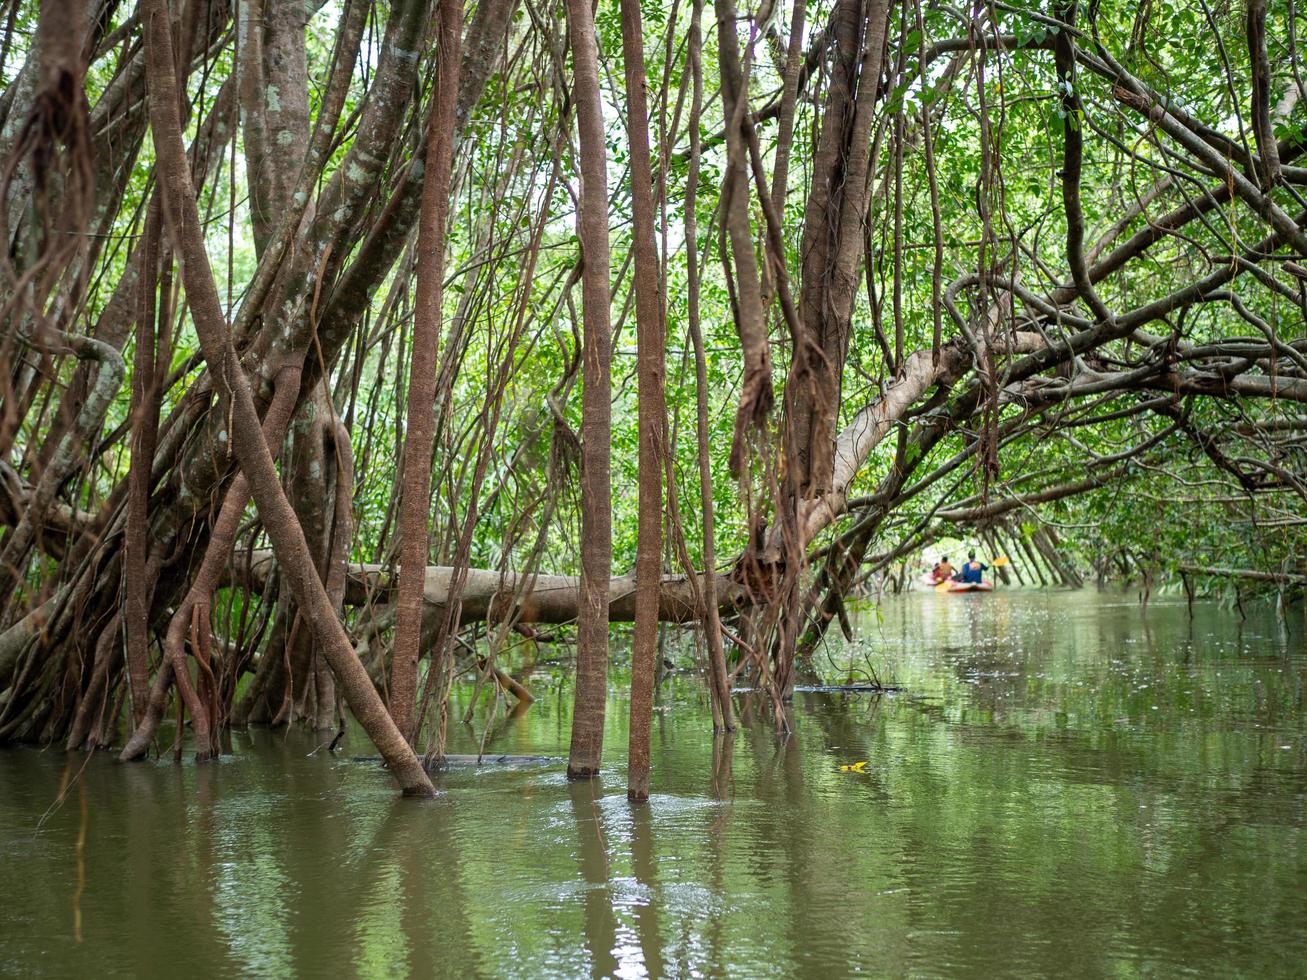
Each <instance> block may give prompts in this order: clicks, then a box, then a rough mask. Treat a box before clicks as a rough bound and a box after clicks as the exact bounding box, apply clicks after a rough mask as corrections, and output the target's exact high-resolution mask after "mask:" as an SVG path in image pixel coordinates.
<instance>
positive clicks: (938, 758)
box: [0, 592, 1307, 977]
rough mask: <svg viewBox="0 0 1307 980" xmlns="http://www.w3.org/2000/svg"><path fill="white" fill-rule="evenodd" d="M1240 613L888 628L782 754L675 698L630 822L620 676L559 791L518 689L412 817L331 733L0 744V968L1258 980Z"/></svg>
mask: <svg viewBox="0 0 1307 980" xmlns="http://www.w3.org/2000/svg"><path fill="white" fill-rule="evenodd" d="M1248 613H1249V618H1248V621H1247V622H1246V623H1242V622H1240V620H1239V617H1238V616H1237V615H1235V614H1233V613H1228V612H1227V611H1225V610H1222V609H1219V608H1217V607H1214V606H1204V605H1202V604H1198V605H1197V606H1196V607H1195V615H1194V617H1193V618H1192V620H1191V619H1190V618H1189V617H1188V616H1187V614H1186V611H1185V609H1184V605H1183V603H1179V604H1169V603H1167V602H1165V601H1159V600H1157V599H1154V601H1153V603H1152V604H1150V608H1149V610H1148V613H1147V615H1146V616H1144V615H1141V613H1140V610H1139V607H1138V604H1137V603H1136V602H1134V601H1133V600H1131V599H1129V598H1124V599H1123V598H1121V597H1118V596H1113V595H1111V594H1109V593H1104V594H1102V595H1092V594H1088V595H1051V594H1046V593H1020V592H1011V593H999V592H996V593H994V594H992V595H990V596H988V597H985V598H983V599H980V600H978V601H973V600H967V599H961V598H948V599H944V600H935V597H933V596H909V597H905V598H901V599H895V600H892V601H887V602H886V603H885V604H884V606H883V607H882V608H881V610H880V614H879V615H874V614H872V613H865V614H864V615H862V616H860V617H857V618H856V619H855V631H856V635H855V638H854V641H853V642H852V643H850V644H848V645H847V646H845V647H843V648H841V649H838V650H832V651H831V652H830V659H831V663H832V664H833V666H832V668H831V670H832V671H833V673H832V674H831V675H830V676H835V677H844V676H847V669H848V664H850V663H852V664H855V665H856V664H858V663H865V662H866V661H867V660H869V659H870V660H873V661H874V662H875V664H876V665H877V669H878V671H879V672H880V675H881V676H882V677H883V678H884V679H886V680H890V679H892V680H894V681H896V682H898V683H900V684H902V685H903V686H904V687H905V688H906V689H907V690H908V691H909V692H910V693H904V694H897V695H885V696H872V695H869V694H865V693H848V692H812V693H801V694H799V695H798V696H797V697H796V699H795V703H794V705H793V708H792V717H791V724H792V728H793V732H792V734H791V735H789V736H788V737H786V738H778V737H777V735H776V734H775V731H774V729H773V726H772V719H771V715H770V711H769V710H768V709H767V706H766V705H765V704H764V703H762V702H761V701H760V700H759V699H758V698H757V696H755V695H744V696H742V697H741V698H740V702H739V707H740V711H739V717H740V727H739V729H738V731H737V732H735V733H734V734H733V735H716V736H714V735H713V734H712V732H711V730H710V722H709V714H708V710H707V704H706V700H705V697H704V692H703V691H702V689H701V688H700V687H699V686H698V685H697V684H696V683H695V682H694V681H693V680H692V679H690V678H687V677H684V676H681V677H675V676H674V677H672V679H670V680H669V683H668V687H667V688H666V690H665V691H663V701H662V705H661V706H663V707H665V708H666V710H660V711H659V713H658V714H657V715H656V719H657V720H656V723H655V726H654V738H653V748H654V763H655V768H654V785H653V790H654V792H653V796H652V799H651V800H650V802H649V804H648V805H646V806H639V807H631V806H629V805H628V804H627V802H626V799H625V793H624V771H623V762H624V758H623V752H624V747H625V729H624V725H625V719H626V708H627V705H626V702H625V682H624V679H622V678H620V677H615V678H614V685H613V694H612V703H611V704H610V711H609V719H610V721H609V729H608V746H609V751H608V769H607V771H606V773H605V777H604V778H603V779H602V780H597V781H593V782H589V783H584V782H582V783H569V782H568V781H567V780H566V779H565V778H564V776H563V773H562V759H563V757H564V756H565V753H566V748H567V740H568V731H569V727H570V722H571V714H570V712H571V691H570V688H569V687H568V686H567V684H566V683H553V684H552V685H551V684H550V683H548V682H547V681H546V679H544V678H541V679H540V681H539V683H537V684H534V685H533V686H534V687H535V688H536V690H537V691H538V693H540V695H541V697H540V700H539V701H538V702H537V703H536V704H535V705H533V706H532V708H531V710H530V711H529V712H526V713H525V714H521V715H518V716H515V717H505V716H501V717H500V718H499V720H498V723H497V724H496V726H495V729H494V731H493V732H492V734H491V737H490V738H489V739H488V740H487V750H488V751H489V752H492V753H494V754H496V755H503V756H542V757H545V759H546V761H545V762H543V763H536V764H532V765H529V766H528V765H524V766H504V765H491V766H484V767H480V768H477V767H474V766H467V765H464V766H457V767H453V768H450V769H448V770H445V771H443V772H441V773H440V774H439V775H438V777H437V780H438V789H439V795H438V796H437V797H436V798H435V799H434V800H430V801H423V802H416V801H406V800H401V799H399V798H398V797H397V796H396V794H395V793H394V790H393V787H392V785H391V783H390V781H389V779H388V778H387V776H386V775H385V773H384V772H382V771H380V770H379V769H378V768H377V767H376V766H375V765H373V764H369V763H357V762H352V761H350V760H351V759H352V758H353V757H354V756H356V755H363V754H366V753H367V752H369V751H370V750H369V748H368V746H367V745H366V744H364V743H363V742H361V741H360V740H359V739H358V738H357V737H356V736H351V739H350V740H347V744H345V745H343V746H342V747H341V750H340V751H339V752H338V753H337V755H336V756H330V755H328V754H326V753H325V752H319V753H317V754H312V753H313V750H314V749H315V748H316V747H317V745H316V743H315V742H314V740H313V739H311V738H310V737H308V736H307V735H304V734H301V733H299V732H289V733H287V732H270V731H266V730H251V731H249V732H247V733H241V734H237V735H236V736H235V737H234V739H233V754H232V755H230V756H225V757H224V758H223V759H222V760H221V761H220V762H219V763H217V764H214V765H209V766H201V767H196V766H194V765H191V764H182V765H174V764H172V763H171V762H170V761H168V762H147V763H141V764H136V765H120V764H117V763H115V762H114V761H113V760H112V758H110V757H107V756H96V757H93V758H91V759H90V760H89V761H86V760H84V759H83V758H82V757H77V758H75V759H74V760H70V759H69V758H68V757H67V756H65V755H63V754H62V753H60V752H56V751H46V752H40V751H34V750H30V749H16V750H12V751H5V752H0V868H3V872H4V881H5V887H6V891H7V895H6V898H7V901H6V903H5V904H4V905H3V906H0V974H3V975H6V976H9V975H15V976H32V975H50V974H60V975H69V974H82V975H95V976H115V975H134V976H165V975H166V976H175V975H177V974H179V973H181V974H185V973H193V974H200V975H205V976H225V977H243V976H249V975H305V976H318V975H328V974H331V975H334V974H347V975H359V976H378V975H381V976H433V975H434V976H441V975H459V976H466V975H497V976H521V977H540V976H566V977H571V976H577V975H589V976H596V977H598V976H624V977H625V976H655V977H656V976H681V975H691V974H703V975H714V976H715V975H727V974H734V975H760V974H769V973H771V974H814V973H818V974H819V973H821V972H827V973H830V974H831V975H845V974H847V973H850V972H852V971H853V970H854V969H855V968H857V969H861V970H863V971H865V972H869V973H873V974H884V973H890V974H900V973H913V974H919V975H958V974H971V975H992V974H993V973H996V972H1001V973H1035V974H1041V973H1061V972H1066V971H1067V970H1073V971H1074V972H1084V973H1095V974H1100V973H1127V974H1135V973H1148V972H1152V973H1158V972H1161V973H1171V972H1175V971H1176V970H1178V969H1180V968H1183V967H1190V968H1193V967H1197V968H1200V969H1203V970H1205V971H1210V972H1216V973H1251V974H1258V975H1277V974H1279V975H1290V974H1293V973H1295V972H1298V970H1299V967H1300V964H1301V963H1302V962H1304V961H1307V925H1305V924H1304V919H1303V915H1302V912H1303V899H1302V896H1303V895H1304V894H1307V840H1305V839H1304V827H1307V705H1305V704H1304V691H1307V655H1304V649H1303V642H1302V635H1301V634H1300V633H1298V632H1296V631H1294V632H1293V633H1291V635H1290V637H1289V640H1288V644H1287V646H1285V645H1284V644H1282V643H1281V638H1280V636H1279V633H1278V629H1277V624H1276V623H1275V621H1274V618H1273V616H1272V615H1271V613H1270V611H1269V610H1257V609H1254V608H1252V607H1249V609H1248ZM1294 622H1295V623H1296V620H1295V621H1294ZM484 720H485V718H484V716H483V715H478V716H477V723H476V724H474V725H471V726H467V727H459V728H457V729H456V730H455V731H454V732H453V735H452V738H453V744H451V746H450V750H451V752H454V753H465V754H475V753H476V751H477V749H478V745H479V737H480V732H481V730H482V729H481V725H482V724H483V723H484ZM170 739H171V735H170V734H168V733H165V735H164V737H163V741H164V743H165V744H166V743H168V742H169V741H170ZM548 760H553V761H548ZM70 761H71V762H74V763H75V767H74V768H76V769H77V770H79V771H80V773H81V774H80V777H79V779H78V782H77V784H76V785H75V786H70V787H69V793H68V795H67V799H66V801H65V803H64V805H62V806H61V807H57V808H55V809H53V811H52V812H50V814H49V816H48V818H47V819H46V820H45V821H44V823H42V824H40V826H39V829H38V821H40V819H41V817H42V815H43V814H45V813H46V811H47V810H50V809H51V803H52V801H54V800H55V799H56V798H57V796H58V794H59V791H60V787H61V784H62V782H63V781H64V779H65V775H66V773H67V772H68V771H69V769H70ZM83 762H85V766H84V768H82V764H83ZM841 767H844V768H843V769H842V768H841ZM83 803H84V804H85V808H84V809H83ZM79 912H80V931H81V941H80V942H78V941H77V934H76V931H77V927H78V923H77V915H78V913H79Z"/></svg>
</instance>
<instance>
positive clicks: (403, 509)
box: [390, 0, 463, 743]
mask: <svg viewBox="0 0 1307 980" xmlns="http://www.w3.org/2000/svg"><path fill="white" fill-rule="evenodd" d="M438 30H439V49H438V52H437V56H438V59H439V63H438V66H437V73H436V93H435V104H434V106H433V108H432V113H431V120H430V123H429V128H428V130H427V159H426V173H425V176H424V182H423V186H422V210H421V213H420V215H419V217H418V244H417V289H416V296H415V300H414V303H415V309H414V318H413V348H412V352H411V354H410V356H409V382H408V425H407V428H406V431H405V436H404V469H403V480H404V485H403V489H402V492H401V495H400V510H399V539H400V545H399V554H400V559H399V594H398V596H397V597H396V620H395V649H394V658H393V660H392V662H391V667H390V713H391V715H392V716H393V717H394V719H395V724H396V725H397V726H398V727H399V730H400V732H402V733H403V735H404V738H405V739H407V740H408V741H409V742H410V743H412V741H413V739H414V738H415V737H416V735H417V728H418V719H417V715H416V704H417V702H416V698H417V671H418V652H419V651H418V647H419V645H420V643H421V639H422V581H423V576H424V574H425V572H426V567H427V554H428V552H429V550H430V538H429V531H428V523H427V522H428V516H429V515H428V508H429V506H430V500H431V459H432V451H433V448H434V447H433V442H432V440H433V439H434V438H435V402H436V357H437V354H438V347H439V344H440V325H441V322H442V320H441V310H442V304H443V301H444V285H443V283H444V275H445V215H446V213H447V212H448V210H449V181H450V170H451V168H452V167H453V148H454V110H455V107H456V105H457V101H458V74H459V58H460V46H461V44H462V38H463V8H462V4H461V0H441V3H440V16H439V28H438ZM432 669H435V665H432Z"/></svg>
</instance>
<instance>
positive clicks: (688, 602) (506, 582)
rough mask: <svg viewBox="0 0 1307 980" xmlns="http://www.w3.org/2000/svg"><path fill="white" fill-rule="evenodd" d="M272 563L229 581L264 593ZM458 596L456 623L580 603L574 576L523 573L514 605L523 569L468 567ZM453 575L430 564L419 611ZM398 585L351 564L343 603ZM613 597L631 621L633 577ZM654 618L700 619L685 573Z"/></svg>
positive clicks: (725, 598)
mask: <svg viewBox="0 0 1307 980" xmlns="http://www.w3.org/2000/svg"><path fill="white" fill-rule="evenodd" d="M275 564H276V559H275V558H274V557H273V554H272V551H271V550H268V549H261V550H256V551H254V552H251V553H250V554H249V555H248V556H247V555H246V554H243V553H242V554H238V555H236V556H235V558H234V559H233V562H232V567H231V579H230V581H233V582H241V583H242V584H245V585H247V586H249V588H250V589H252V590H253V591H255V592H258V593H263V592H264V590H266V589H267V588H269V587H270V582H271V580H272V572H273V569H274V567H275ZM466 574H467V578H466V579H465V581H464V582H463V588H462V591H461V593H460V595H459V603H460V606H461V608H460V612H459V623H460V625H462V624H466V623H474V622H478V621H480V620H484V619H492V618H493V619H496V620H498V619H502V618H504V617H505V616H507V615H508V614H509V613H510V612H511V613H513V614H514V615H516V616H517V617H518V619H519V621H520V622H524V623H555V624H562V623H571V622H573V621H574V620H575V619H576V615H577V611H578V608H579V605H580V587H581V579H580V577H579V576H576V575H535V576H530V575H528V576H525V577H526V578H528V579H530V581H529V582H528V583H527V584H526V585H525V586H524V587H523V590H522V596H521V598H520V600H519V601H518V602H517V604H516V606H513V605H508V604H509V603H512V602H513V596H514V594H515V590H516V588H517V586H518V583H519V580H520V579H521V578H522V577H523V576H522V575H521V573H517V572H509V573H508V574H506V575H504V576H502V577H501V576H500V574H499V572H497V571H494V570H492V569H486V568H469V569H468V570H467V573H466ZM453 577H454V567H453V566H452V565H430V566H428V567H427V574H426V581H425V583H424V585H423V589H422V599H423V615H424V618H425V617H427V616H431V615H434V614H435V613H437V612H442V611H443V610H445V608H446V603H447V602H448V600H449V591H450V583H451V581H452V579H453ZM716 584H717V597H718V608H719V609H722V610H727V609H731V608H733V607H735V606H737V605H738V604H739V603H740V602H742V601H743V597H744V596H743V590H742V589H741V588H740V585H739V584H738V583H737V582H736V581H735V580H734V579H732V578H731V577H730V576H729V575H718V576H717V578H716ZM397 585H398V575H396V574H395V572H394V570H393V569H391V568H390V567H389V566H386V565H378V564H371V563H366V564H365V563H362V562H351V563H350V565H349V577H348V579H347V581H346V584H345V603H346V605H354V606H361V605H364V604H366V603H368V602H374V601H377V600H381V601H383V602H388V601H390V600H391V599H392V598H393V596H394V593H395V589H396V587H397ZM609 590H610V594H611V596H612V598H611V600H610V606H611V612H610V613H609V619H610V621H612V622H615V623H630V622H634V621H635V576H634V575H619V576H615V577H614V578H613V579H612V580H611V581H610V582H609ZM658 618H659V619H660V620H662V621H663V622H668V623H690V622H695V621H697V620H698V618H699V616H698V603H697V601H696V599H695V591H694V585H693V583H692V582H691V581H690V579H689V578H687V577H686V576H684V575H664V576H663V579H662V585H661V586H660V588H659V590H658Z"/></svg>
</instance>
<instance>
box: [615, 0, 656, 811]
mask: <svg viewBox="0 0 1307 980" xmlns="http://www.w3.org/2000/svg"><path fill="white" fill-rule="evenodd" d="M621 12H622V57H623V61H624V63H625V66H626V103H627V105H626V112H627V116H626V119H627V139H628V142H629V145H630V150H631V156H630V161H631V209H632V214H633V218H634V229H633V234H634V237H635V243H634V246H633V247H634V250H635V320H636V336H637V347H638V351H637V356H638V364H637V372H638V376H639V381H638V390H639V420H638V424H639V441H640V458H639V481H640V501H639V532H638V534H639V537H638V540H637V545H636V563H635V587H636V593H635V636H634V640H633V642H632V647H631V718H630V728H629V733H628V762H627V776H626V796H627V798H628V799H630V800H634V801H637V802H641V801H644V800H647V799H649V738H650V728H651V725H652V721H653V687H654V663H655V661H656V659H657V654H658V587H659V584H660V579H661V577H662V556H663V481H662V471H663V460H662V456H663V453H664V452H665V451H666V449H667V404H666V401H665V398H664V394H663V379H664V374H665V371H666V365H665V361H666V355H665V353H664V347H665V341H666V328H665V326H664V323H663V294H662V282H661V276H660V270H659V266H658V250H657V247H656V246H655V244H654V204H653V172H652V169H651V167H650V163H649V109H648V105H647V102H646V99H645V68H644V28H643V25H642V24H641V18H640V0H621Z"/></svg>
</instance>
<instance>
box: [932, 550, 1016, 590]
mask: <svg viewBox="0 0 1307 980" xmlns="http://www.w3.org/2000/svg"><path fill="white" fill-rule="evenodd" d="M1008 562H1009V559H1008V556H1007V555H1000V556H999V557H997V558H995V559H994V560H993V561H992V562H990V564H991V565H993V567H994V568H1002V567H1003V566H1004V565H1006V564H1008ZM950 584H952V583H951V582H950V580H949V579H945V580H944V581H942V582H940V583H939V585H937V586H935V591H936V592H941V593H942V592H947V591H948V589H949V585H950Z"/></svg>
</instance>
